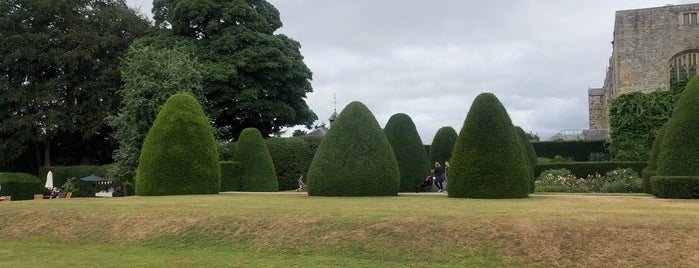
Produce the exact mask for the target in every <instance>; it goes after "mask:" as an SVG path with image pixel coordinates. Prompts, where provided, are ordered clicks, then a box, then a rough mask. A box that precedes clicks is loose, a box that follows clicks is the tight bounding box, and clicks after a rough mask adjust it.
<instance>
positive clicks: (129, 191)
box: [123, 181, 136, 196]
mask: <svg viewBox="0 0 699 268" xmlns="http://www.w3.org/2000/svg"><path fill="white" fill-rule="evenodd" d="M123 191H124V196H132V195H135V194H136V185H134V183H133V182H130V181H125V182H124V188H123Z"/></svg>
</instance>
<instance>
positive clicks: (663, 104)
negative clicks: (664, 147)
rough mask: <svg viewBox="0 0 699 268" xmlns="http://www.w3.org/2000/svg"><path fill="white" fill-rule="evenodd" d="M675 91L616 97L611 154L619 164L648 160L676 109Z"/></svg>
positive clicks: (611, 117) (612, 111)
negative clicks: (657, 138)
mask: <svg viewBox="0 0 699 268" xmlns="http://www.w3.org/2000/svg"><path fill="white" fill-rule="evenodd" d="M674 104H675V101H674V95H673V92H671V91H656V92H651V93H643V92H631V93H626V94H623V95H621V96H618V97H616V98H614V99H613V100H612V102H611V105H610V108H609V128H610V131H609V136H610V140H611V141H610V143H609V153H610V154H611V158H612V159H613V160H616V161H645V160H648V152H649V151H650V150H651V147H652V146H653V140H654V139H655V136H656V134H657V132H658V130H659V129H660V127H661V126H662V125H663V124H665V122H667V120H668V118H670V114H671V110H672V107H673V106H674Z"/></svg>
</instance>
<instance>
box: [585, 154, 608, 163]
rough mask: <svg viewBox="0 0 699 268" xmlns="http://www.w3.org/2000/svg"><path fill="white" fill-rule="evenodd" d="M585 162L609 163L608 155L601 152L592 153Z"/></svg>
mask: <svg viewBox="0 0 699 268" xmlns="http://www.w3.org/2000/svg"><path fill="white" fill-rule="evenodd" d="M587 161H590V162H600V161H609V154H608V153H602V152H593V153H590V155H589V156H588V157H587Z"/></svg>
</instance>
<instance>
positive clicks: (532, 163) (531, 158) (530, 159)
mask: <svg viewBox="0 0 699 268" xmlns="http://www.w3.org/2000/svg"><path fill="white" fill-rule="evenodd" d="M515 131H517V135H518V136H519V139H520V140H521V141H522V145H523V146H524V150H525V152H526V153H527V163H528V164H529V165H528V167H529V169H530V170H531V171H532V177H531V178H530V181H531V182H530V183H529V192H530V193H533V192H534V188H535V187H536V185H535V184H534V179H535V178H536V175H535V174H534V169H536V162H537V160H536V151H534V146H532V143H531V142H530V141H529V135H527V133H526V132H524V129H522V128H521V127H517V126H516V127H515Z"/></svg>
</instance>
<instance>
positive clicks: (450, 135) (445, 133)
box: [428, 127, 459, 167]
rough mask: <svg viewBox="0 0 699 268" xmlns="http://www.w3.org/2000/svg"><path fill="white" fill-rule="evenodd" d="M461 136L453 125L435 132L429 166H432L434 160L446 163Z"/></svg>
mask: <svg viewBox="0 0 699 268" xmlns="http://www.w3.org/2000/svg"><path fill="white" fill-rule="evenodd" d="M458 137H459V135H458V134H456V130H454V128H453V127H441V128H440V129H439V130H437V133H436V134H434V138H433V139H432V144H430V147H429V155H428V158H429V162H428V164H429V166H430V167H432V164H434V162H439V163H440V164H444V162H445V161H449V159H451V153H452V152H453V151H454V144H456V139H457V138H458Z"/></svg>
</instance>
